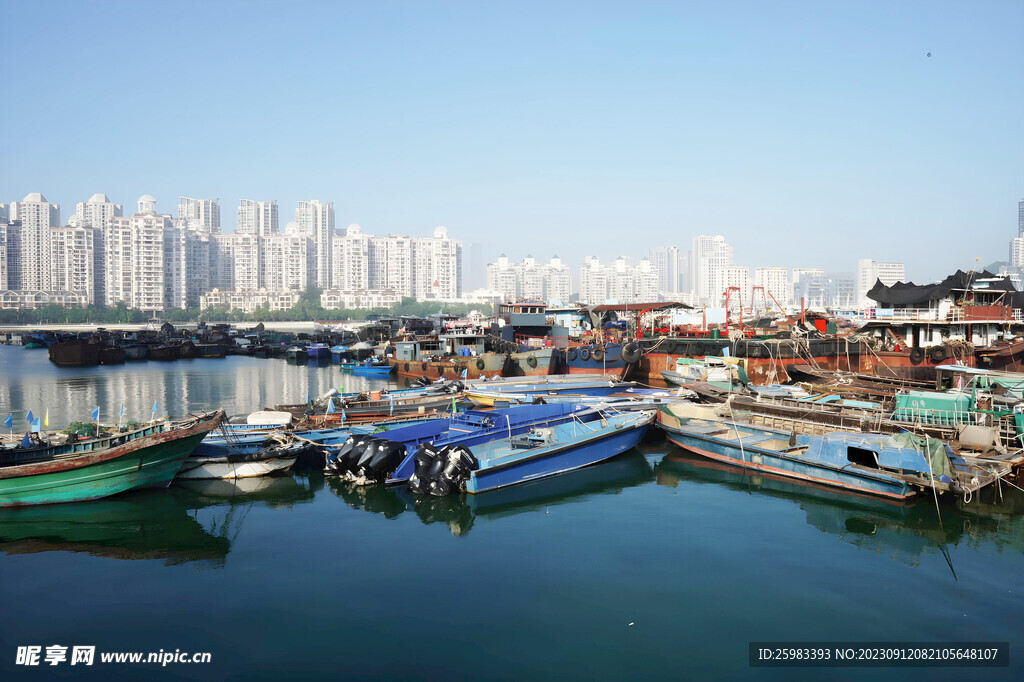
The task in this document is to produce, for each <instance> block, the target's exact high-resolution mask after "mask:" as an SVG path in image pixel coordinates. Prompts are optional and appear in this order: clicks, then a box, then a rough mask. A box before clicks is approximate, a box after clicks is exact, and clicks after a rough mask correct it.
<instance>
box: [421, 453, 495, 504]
mask: <svg viewBox="0 0 1024 682" xmlns="http://www.w3.org/2000/svg"><path fill="white" fill-rule="evenodd" d="M413 463H414V465H415V467H414V471H415V472H414V473H413V475H412V477H411V478H410V479H409V490H410V491H411V492H414V493H419V494H430V495H437V496H445V495H451V494H453V493H458V492H459V491H461V490H462V489H463V488H464V487H465V485H466V481H468V480H469V475H470V472H472V471H474V470H476V469H477V468H478V467H479V466H480V465H479V462H478V461H477V459H476V457H474V456H473V453H472V452H470V450H469V448H467V447H465V446H463V445H454V446H452V445H449V446H445V447H443V448H441V449H440V450H438V449H437V448H435V447H434V446H433V445H430V444H429V443H428V444H424V445H422V446H420V449H419V450H417V451H416V454H414V455H413Z"/></svg>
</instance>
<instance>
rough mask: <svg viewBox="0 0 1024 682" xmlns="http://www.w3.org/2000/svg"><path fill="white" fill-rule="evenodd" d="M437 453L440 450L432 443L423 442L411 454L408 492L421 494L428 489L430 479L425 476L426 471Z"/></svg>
mask: <svg viewBox="0 0 1024 682" xmlns="http://www.w3.org/2000/svg"><path fill="white" fill-rule="evenodd" d="M439 453H440V450H438V449H437V448H435V447H434V446H433V445H431V444H430V443H424V444H423V445H421V446H420V448H419V450H417V451H416V453H415V454H414V455H413V456H412V462H413V474H412V476H410V477H409V491H410V492H414V493H419V494H423V493H426V492H428V491H429V490H430V479H429V478H427V472H429V471H430V467H431V465H432V464H433V463H434V459H435V458H436V457H437V455H438V454H439Z"/></svg>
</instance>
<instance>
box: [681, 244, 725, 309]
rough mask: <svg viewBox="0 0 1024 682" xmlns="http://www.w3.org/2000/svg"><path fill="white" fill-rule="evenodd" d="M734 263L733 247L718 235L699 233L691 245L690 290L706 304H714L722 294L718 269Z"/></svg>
mask: <svg viewBox="0 0 1024 682" xmlns="http://www.w3.org/2000/svg"><path fill="white" fill-rule="evenodd" d="M732 265H733V247H732V244H729V243H728V242H726V241H725V237H723V236H722V235H718V236H715V237H712V236H709V235H704V234H702V235H698V236H696V237H694V238H693V241H692V244H691V247H690V291H691V292H692V293H693V295H694V298H695V299H696V300H697V301H698V302H700V303H704V304H713V303H714V302H716V301H717V300H718V299H719V297H720V296H721V295H722V291H724V290H723V289H721V287H720V286H719V277H718V269H719V268H726V267H731V266H732Z"/></svg>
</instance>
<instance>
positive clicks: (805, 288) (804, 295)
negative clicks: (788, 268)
mask: <svg viewBox="0 0 1024 682" xmlns="http://www.w3.org/2000/svg"><path fill="white" fill-rule="evenodd" d="M801 300H802V301H803V305H804V307H805V308H816V309H819V310H820V309H823V308H825V306H827V305H828V303H827V301H828V278H827V277H826V276H825V271H824V270H823V269H821V268H793V272H792V281H791V282H790V295H789V302H790V304H791V305H794V306H797V305H800V302H801Z"/></svg>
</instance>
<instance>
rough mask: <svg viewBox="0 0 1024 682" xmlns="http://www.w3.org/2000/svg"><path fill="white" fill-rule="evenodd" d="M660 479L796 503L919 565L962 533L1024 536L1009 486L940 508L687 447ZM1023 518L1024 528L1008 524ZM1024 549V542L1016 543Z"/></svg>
mask: <svg viewBox="0 0 1024 682" xmlns="http://www.w3.org/2000/svg"><path fill="white" fill-rule="evenodd" d="M655 471H656V476H657V482H658V484H659V485H667V486H672V487H675V486H678V485H679V484H680V483H685V482H690V483H696V484H713V485H719V486H724V487H727V488H730V489H733V490H735V491H738V492H743V493H748V494H758V495H766V496H768V497H773V498H777V499H783V500H787V501H789V502H792V503H794V504H796V505H798V506H799V507H800V508H801V509H802V510H803V511H804V512H805V513H806V515H807V523H808V525H811V526H813V527H815V528H817V529H818V530H819V531H821V532H822V533H825V534H826V535H834V536H836V537H838V538H840V539H841V540H843V542H846V543H848V544H851V545H854V546H856V547H859V548H861V549H866V550H869V551H884V552H887V553H889V554H890V555H891V556H892V558H894V559H900V560H901V561H903V562H904V563H908V564H911V565H915V564H916V563H917V561H918V558H919V557H920V556H921V555H923V554H926V553H932V554H942V553H944V552H945V549H944V547H945V545H947V544H948V545H956V544H958V543H959V542H961V541H965V542H974V541H977V540H979V539H982V538H984V537H986V536H989V535H991V536H992V540H993V541H994V542H996V543H997V544H998V545H1000V546H1003V545H1004V544H1005V542H1004V541H1001V540H1000V538H1002V537H1005V536H1006V535H1007V534H1008V533H1013V534H1014V536H1015V537H1018V538H1019V537H1024V523H1022V522H1021V521H1020V520H1021V519H1022V518H1024V517H1022V516H1020V515H1019V513H1018V512H1019V510H1020V509H1021V507H1022V506H1024V494H1022V493H1020V492H1019V491H1013V490H1011V491H1004V493H1003V496H1004V499H1003V501H1002V503H999V504H995V503H994V502H986V501H985V500H991V498H992V493H995V494H996V498H998V493H996V491H988V492H989V494H986V495H985V496H983V497H982V499H981V500H979V499H977V498H976V499H975V501H974V502H973V504H967V505H960V507H959V508H958V506H956V505H952V504H943V505H941V506H940V507H939V509H940V510H941V514H942V517H941V522H940V519H939V512H938V511H937V510H936V507H935V505H934V503H933V502H932V501H931V500H927V499H921V500H918V501H909V502H897V501H889V500H885V499H882V498H877V497H874V496H869V495H863V496H854V495H851V494H849V493H847V492H839V491H836V490H833V489H832V488H829V487H825V486H819V485H815V484H811V483H803V482H796V481H793V480H790V479H785V478H782V477H778V476H773V475H765V474H751V473H749V472H745V471H744V470H743V469H741V468H739V467H734V466H730V465H728V464H723V463H720V462H714V461H710V460H707V459H705V458H702V457H698V456H695V455H689V454H685V453H680V454H672V455H666V456H665V457H664V458H662V460H661V462H659V463H658V464H657V465H656V466H655ZM1007 524H1014V525H1019V526H1020V529H1019V530H1012V529H1009V530H1008V529H1007ZM1014 546H1015V547H1016V548H1017V550H1018V551H1020V550H1021V548H1022V547H1024V543H1017V544H1015V545H1014Z"/></svg>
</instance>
